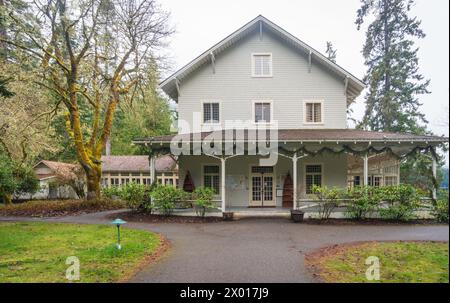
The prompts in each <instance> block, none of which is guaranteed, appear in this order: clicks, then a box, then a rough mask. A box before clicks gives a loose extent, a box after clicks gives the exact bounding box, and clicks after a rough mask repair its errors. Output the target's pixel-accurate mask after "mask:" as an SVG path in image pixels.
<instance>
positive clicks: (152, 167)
mask: <svg viewBox="0 0 450 303" xmlns="http://www.w3.org/2000/svg"><path fill="white" fill-rule="evenodd" d="M155 163H156V159H155V156H154V155H152V156H151V157H150V180H151V184H153V183H155V182H156V170H155V169H156V168H155Z"/></svg>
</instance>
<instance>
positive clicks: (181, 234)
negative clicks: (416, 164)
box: [0, 212, 449, 282]
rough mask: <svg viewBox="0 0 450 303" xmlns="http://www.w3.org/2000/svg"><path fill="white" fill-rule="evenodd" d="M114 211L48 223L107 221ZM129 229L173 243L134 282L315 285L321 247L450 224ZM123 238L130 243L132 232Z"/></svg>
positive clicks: (442, 231)
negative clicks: (312, 260)
mask: <svg viewBox="0 0 450 303" xmlns="http://www.w3.org/2000/svg"><path fill="white" fill-rule="evenodd" d="M109 213H112V212H105V213H96V214H88V215H82V216H74V217H64V218H52V219H44V220H45V221H50V222H73V223H107V222H108V221H109V220H107V219H105V215H106V214H109ZM1 220H5V218H0V221H1ZM8 220H21V218H8ZM40 220H42V219H40ZM127 226H128V227H129V228H136V229H143V230H150V231H155V232H159V233H162V234H163V235H165V236H166V237H167V238H168V239H169V240H170V241H171V242H172V249H171V250H170V252H169V253H168V254H167V255H166V256H165V257H163V258H162V260H160V261H159V262H158V263H157V264H155V265H153V266H151V267H149V268H146V269H144V270H142V271H141V272H139V273H138V274H137V275H136V276H135V277H134V278H133V279H132V282H313V281H314V280H313V277H312V276H311V274H310V273H309V272H308V271H307V269H306V268H305V266H304V264H303V260H304V255H305V254H306V253H308V252H310V251H313V250H315V249H318V248H320V247H324V246H329V245H333V244H339V243H345V242H353V241H367V240H439V241H448V240H449V228H448V226H447V225H383V226H368V225H354V226H350V225H346V226H331V225H308V224H294V223H291V222H290V221H289V220H286V219H282V218H277V219H246V220H241V221H235V222H220V223H208V224H196V223H191V224H175V223H171V224H168V223H158V224H148V223H129V224H127ZM123 237H124V241H126V231H125V232H123Z"/></svg>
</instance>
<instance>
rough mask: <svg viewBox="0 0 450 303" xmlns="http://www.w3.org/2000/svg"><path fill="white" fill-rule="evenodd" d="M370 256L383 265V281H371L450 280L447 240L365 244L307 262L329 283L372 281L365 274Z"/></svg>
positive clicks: (335, 251)
mask: <svg viewBox="0 0 450 303" xmlns="http://www.w3.org/2000/svg"><path fill="white" fill-rule="evenodd" d="M313 255H314V254H313ZM369 256H376V257H378V258H379V264H380V280H379V281H370V282H394V283H397V282H401V283H422V282H425V283H428V282H439V283H448V282H449V278H448V270H449V268H448V262H449V259H448V257H449V256H448V243H434V242H373V243H363V244H359V245H354V246H353V245H351V246H343V247H341V248H336V249H331V252H327V253H324V254H320V253H319V254H317V256H316V257H314V256H312V257H311V259H310V260H309V261H308V263H309V264H311V265H315V266H316V268H317V269H318V270H319V275H320V277H321V278H322V279H323V280H324V281H326V282H369V281H368V280H367V279H366V274H365V273H366V270H367V269H368V267H369V265H366V264H365V261H366V258H367V257H369Z"/></svg>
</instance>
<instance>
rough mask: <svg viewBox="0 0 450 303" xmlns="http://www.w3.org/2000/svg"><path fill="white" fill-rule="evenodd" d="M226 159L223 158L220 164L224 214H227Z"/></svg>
mask: <svg viewBox="0 0 450 303" xmlns="http://www.w3.org/2000/svg"><path fill="white" fill-rule="evenodd" d="M225 161H226V159H225V158H221V159H220V162H221V169H220V170H221V175H222V177H221V187H220V190H221V197H222V212H225Z"/></svg>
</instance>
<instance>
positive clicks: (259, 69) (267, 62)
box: [252, 53, 272, 77]
mask: <svg viewBox="0 0 450 303" xmlns="http://www.w3.org/2000/svg"><path fill="white" fill-rule="evenodd" d="M252 76H253V77H272V54H270V53H268V54H252Z"/></svg>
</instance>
